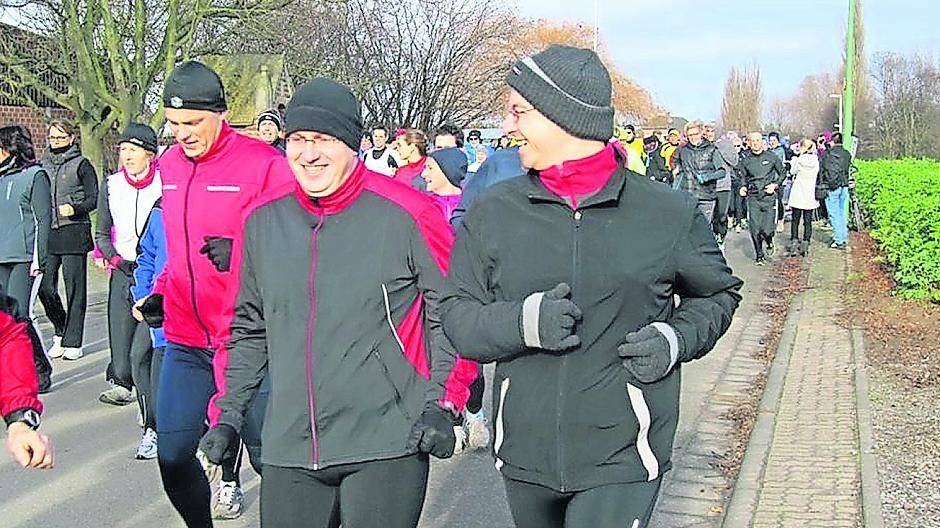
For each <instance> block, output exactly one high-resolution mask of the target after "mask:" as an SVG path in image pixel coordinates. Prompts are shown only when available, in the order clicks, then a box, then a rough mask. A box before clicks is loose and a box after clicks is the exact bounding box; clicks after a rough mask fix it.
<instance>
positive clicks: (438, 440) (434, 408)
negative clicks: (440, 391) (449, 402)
mask: <svg viewBox="0 0 940 528" xmlns="http://www.w3.org/2000/svg"><path fill="white" fill-rule="evenodd" d="M456 443H457V437H456V436H454V415H453V414H452V413H451V412H450V411H448V410H447V409H444V408H443V407H441V406H440V405H438V404H437V403H433V402H432V403H428V404H427V405H425V407H424V412H422V413H421V418H418V421H417V422H416V423H415V425H414V427H413V428H412V429H411V440H409V442H408V448H409V449H415V448H417V450H418V451H419V452H421V453H430V454H432V455H434V456H436V457H437V458H449V457H450V456H451V455H453V454H454V445H455V444H456Z"/></svg>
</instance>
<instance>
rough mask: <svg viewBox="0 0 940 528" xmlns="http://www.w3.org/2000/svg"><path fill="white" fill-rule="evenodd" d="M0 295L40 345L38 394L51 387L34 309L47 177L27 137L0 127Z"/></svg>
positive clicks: (43, 258)
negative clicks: (8, 299)
mask: <svg viewBox="0 0 940 528" xmlns="http://www.w3.org/2000/svg"><path fill="white" fill-rule="evenodd" d="M0 188H2V189H3V191H2V192H0V290H3V291H5V292H7V294H8V295H10V296H11V297H13V299H14V300H16V303H17V306H18V307H19V311H18V313H16V314H15V315H16V317H17V318H19V319H20V320H23V321H29V323H30V324H29V325H28V327H27V331H28V332H29V333H30V336H31V337H33V338H34V341H35V342H36V343H39V346H38V347H36V348H35V349H34V350H33V352H34V354H33V363H34V364H35V367H36V373H37V375H38V377H39V393H40V394H42V393H45V392H48V391H49V390H50V389H51V388H52V363H50V361H49V358H48V357H47V356H46V353H45V351H44V350H43V348H42V340H41V339H39V335H40V333H39V326H38V324H37V323H36V315H35V313H34V311H33V308H34V306H35V304H36V302H35V301H36V294H37V293H38V290H39V283H40V280H37V278H38V277H40V276H41V275H42V273H43V270H44V269H45V267H46V263H47V261H48V249H47V248H48V244H47V242H48V240H49V224H50V222H51V215H52V211H51V205H50V198H51V194H50V193H51V191H50V188H49V177H48V176H47V175H46V172H45V171H44V170H42V168H40V167H39V166H38V165H37V164H36V154H35V151H34V150H33V142H32V140H31V139H30V136H29V132H28V131H27V130H26V129H25V128H23V127H20V126H7V127H3V128H0Z"/></svg>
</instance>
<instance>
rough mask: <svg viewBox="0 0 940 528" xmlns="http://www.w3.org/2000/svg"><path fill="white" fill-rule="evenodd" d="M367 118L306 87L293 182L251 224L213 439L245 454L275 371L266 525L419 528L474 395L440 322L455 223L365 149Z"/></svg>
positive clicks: (208, 448)
mask: <svg viewBox="0 0 940 528" xmlns="http://www.w3.org/2000/svg"><path fill="white" fill-rule="evenodd" d="M360 116H361V109H360V105H359V102H358V101H357V100H356V98H355V96H354V95H353V94H352V92H351V91H350V90H349V88H347V87H346V86H343V85H341V84H339V83H336V82H335V81H332V80H330V79H325V78H317V79H314V80H312V81H310V82H308V83H306V84H305V85H303V86H301V87H300V88H298V89H297V91H296V92H295V94H294V96H293V97H292V98H291V101H290V103H289V105H288V108H287V156H288V160H289V162H290V164H291V168H293V171H294V174H295V175H296V183H295V184H294V192H292V193H291V194H289V195H287V196H284V197H282V198H278V199H275V200H273V201H271V202H269V203H268V204H266V205H264V206H262V207H260V208H259V209H257V210H256V211H255V212H254V213H253V214H252V215H251V216H250V218H249V219H248V221H247V223H246V225H245V236H244V249H243V258H242V259H240V260H241V262H242V263H243V268H242V273H241V279H240V280H241V285H240V288H239V292H238V303H237V306H236V308H235V318H234V320H233V322H232V336H231V340H230V341H229V343H228V350H229V363H228V366H227V368H226V369H225V383H224V387H225V391H224V392H223V393H222V395H221V397H220V398H219V400H218V405H219V408H220V409H221V411H222V414H221V417H220V419H219V423H218V425H217V426H216V427H214V428H213V429H211V430H210V431H209V432H208V433H206V435H205V437H204V438H203V439H202V442H201V446H202V449H203V451H204V452H205V453H206V455H207V456H208V458H209V460H210V461H213V462H219V461H221V460H225V459H231V458H232V457H233V456H234V455H235V452H236V449H237V445H238V432H237V431H239V430H240V429H241V428H242V423H243V421H244V416H245V412H246V411H247V408H248V405H249V403H250V401H251V399H252V396H253V393H254V392H255V390H256V388H257V387H258V385H259V384H260V383H261V378H262V376H263V375H264V373H265V371H268V372H270V378H271V398H272V399H271V401H270V404H269V405H268V407H267V416H266V419H265V429H264V442H263V458H264V480H263V481H262V490H261V524H262V525H263V526H265V527H266V528H276V527H277V528H279V527H294V526H296V527H300V526H303V527H311V528H312V527H326V526H330V525H334V524H335V521H336V519H334V515H336V514H337V513H338V514H339V516H340V517H341V522H342V525H343V526H345V527H347V528H356V527H378V526H393V527H396V528H406V527H409V526H411V527H413V526H416V525H417V523H418V518H419V516H420V514H421V508H422V504H423V501H424V495H425V486H426V482H427V474H428V453H430V454H432V455H434V456H437V457H440V458H446V457H449V456H450V455H451V454H452V453H453V450H454V432H453V418H454V416H455V412H457V411H459V410H460V409H461V408H462V407H463V405H464V403H465V402H466V398H467V388H466V386H465V385H461V384H460V383H455V381H456V380H455V370H454V366H455V361H456V356H455V354H454V352H453V350H452V348H451V346H450V343H449V342H448V341H447V339H446V338H445V337H444V335H443V332H442V331H441V327H440V320H439V313H440V312H439V306H438V302H439V299H440V295H441V291H442V288H443V287H444V276H443V274H444V272H445V271H446V266H447V258H448V254H449V250H450V245H451V242H452V240H453V238H452V235H451V231H450V229H449V227H448V226H447V223H446V222H444V219H443V217H442V215H441V212H440V210H439V209H438V207H437V206H436V205H435V204H434V202H433V201H432V200H431V199H430V198H429V197H427V196H425V195H423V194H421V193H418V192H416V191H414V190H413V189H410V188H408V187H407V186H404V185H401V184H399V183H395V182H392V181H390V180H388V179H387V178H385V177H383V176H381V175H378V174H376V173H373V172H370V171H368V170H367V169H366V168H365V166H364V165H363V164H362V163H361V162H359V161H358V159H357V157H356V147H357V145H358V142H359V136H360V134H361V133H362V125H361V122H360ZM285 262H289V263H291V265H289V266H285V265H284V263H285ZM299 351H302V353H298V352H299ZM336 504H338V505H339V508H338V510H339V511H338V512H336V509H335V508H334V505H336Z"/></svg>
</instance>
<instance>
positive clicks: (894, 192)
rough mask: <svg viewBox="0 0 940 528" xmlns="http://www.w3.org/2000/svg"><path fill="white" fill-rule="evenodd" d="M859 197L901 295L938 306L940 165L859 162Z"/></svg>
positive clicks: (905, 161) (911, 161)
mask: <svg viewBox="0 0 940 528" xmlns="http://www.w3.org/2000/svg"><path fill="white" fill-rule="evenodd" d="M856 166H857V167H858V173H857V174H856V180H855V181H856V187H855V189H856V192H857V193H858V197H859V200H861V202H862V204H863V205H864V207H865V210H866V212H867V213H868V215H869V217H870V218H871V221H872V225H873V228H872V230H871V235H872V237H874V238H875V240H877V241H878V243H879V244H880V245H881V247H882V249H883V250H884V252H885V256H886V258H887V261H888V263H889V264H890V265H891V267H892V268H893V274H894V280H895V281H896V282H897V283H898V286H899V287H900V288H899V290H900V291H899V293H900V294H901V295H903V296H904V297H906V298H909V299H930V300H932V301H933V302H940V163H938V162H936V161H932V160H921V159H903V160H877V161H861V160H859V161H856Z"/></svg>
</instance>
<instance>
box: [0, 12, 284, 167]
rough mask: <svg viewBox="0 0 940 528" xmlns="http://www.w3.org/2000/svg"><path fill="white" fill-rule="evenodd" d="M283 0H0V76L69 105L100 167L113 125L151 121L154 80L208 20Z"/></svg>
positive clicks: (14, 89)
mask: <svg viewBox="0 0 940 528" xmlns="http://www.w3.org/2000/svg"><path fill="white" fill-rule="evenodd" d="M289 1H290V0H125V1H117V0H84V1H76V0H0V8H4V9H9V8H13V9H16V10H17V14H18V16H17V21H18V26H19V27H18V28H15V29H13V30H9V31H7V32H6V34H8V35H12V36H15V37H16V38H6V37H5V38H3V39H0V64H2V65H3V69H2V70H0V72H2V77H0V81H2V85H3V86H4V88H5V90H7V91H8V92H10V94H11V95H15V96H18V97H19V98H21V99H22V100H23V101H24V103H26V104H32V105H35V100H34V97H33V96H34V95H36V94H39V95H41V96H43V97H44V98H47V99H49V100H52V101H54V102H56V103H57V104H59V105H61V106H62V107H64V108H66V109H68V110H70V111H72V112H73V113H74V114H75V120H76V123H77V125H78V127H79V130H80V133H81V139H82V149H83V153H84V154H85V156H87V157H88V158H89V159H90V160H91V161H92V163H94V164H95V165H96V166H97V167H98V168H101V167H102V163H103V155H104V152H103V148H104V147H103V140H104V138H105V136H106V135H107V134H109V133H110V132H111V131H112V130H113V129H115V128H122V127H124V126H125V125H127V124H128V123H129V122H131V121H132V120H135V119H142V118H143V119H149V120H151V122H152V123H153V124H154V125H157V124H159V121H160V120H161V119H162V116H161V112H159V111H157V112H155V111H154V110H155V108H154V107H153V106H152V105H151V104H148V103H152V102H154V101H153V100H154V99H155V98H154V97H153V96H154V87H155V83H156V82H159V81H161V80H162V79H163V78H164V77H165V76H166V75H167V73H168V72H169V71H170V70H171V69H172V68H173V66H174V64H175V63H176V62H177V61H179V60H181V59H185V58H187V57H188V56H189V54H190V53H191V52H192V51H193V49H194V46H195V45H196V44H197V43H198V42H199V41H200V36H201V35H203V36H205V35H211V34H212V31H211V29H210V27H209V26H211V25H212V24H226V23H228V22H230V21H232V20H237V19H240V18H245V17H259V16H264V15H265V14H266V13H268V12H270V10H271V9H274V8H277V7H279V6H282V5H284V4H285V3H287V2H289ZM37 46H39V47H41V48H42V52H41V53H37V52H36V47H37ZM44 71H46V72H51V73H52V75H40V74H39V72H44ZM50 78H52V79H56V81H55V82H50ZM148 96H149V98H148Z"/></svg>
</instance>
